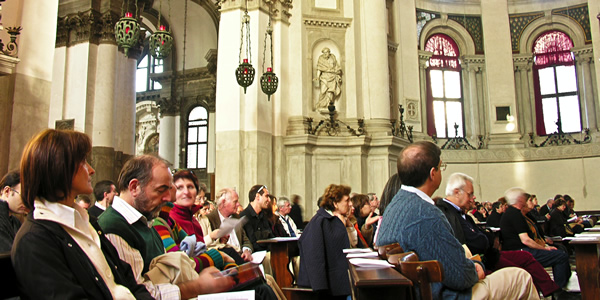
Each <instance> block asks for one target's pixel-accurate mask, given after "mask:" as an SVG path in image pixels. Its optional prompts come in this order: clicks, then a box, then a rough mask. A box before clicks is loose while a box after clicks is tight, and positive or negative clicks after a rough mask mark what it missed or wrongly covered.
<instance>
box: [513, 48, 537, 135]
mask: <svg viewBox="0 0 600 300" xmlns="http://www.w3.org/2000/svg"><path fill="white" fill-rule="evenodd" d="M513 61H514V76H515V88H516V91H517V93H516V95H517V103H518V111H517V115H518V117H519V124H521V128H520V130H519V131H520V133H521V134H522V135H525V136H526V135H527V134H529V133H530V132H534V129H533V128H534V127H533V126H534V125H533V124H534V122H533V120H534V119H535V105H534V106H532V105H531V103H532V102H535V98H532V97H530V90H531V89H533V86H532V85H530V84H529V76H530V74H531V73H530V72H531V64H532V62H533V58H532V56H531V54H526V55H519V56H516V57H514V58H513ZM532 109H533V110H532Z"/></svg>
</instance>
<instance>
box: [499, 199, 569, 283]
mask: <svg viewBox="0 0 600 300" xmlns="http://www.w3.org/2000/svg"><path fill="white" fill-rule="evenodd" d="M528 196H529V195H528V194H526V193H525V191H523V189H521V188H511V189H508V190H507V191H506V193H505V198H506V201H507V202H508V204H509V207H508V208H507V209H506V212H505V213H504V215H503V216H502V220H501V221H500V229H501V230H500V233H501V235H502V239H503V244H502V249H503V250H523V251H527V252H529V253H531V254H532V255H533V257H534V258H535V259H536V260H537V261H538V262H539V263H540V264H542V266H544V267H550V266H551V267H552V274H553V275H554V282H556V284H557V285H558V286H559V287H561V288H564V287H565V286H566V285H567V283H568V282H569V278H570V277H571V267H570V266H569V256H568V255H567V253H566V251H563V250H559V249H557V247H553V246H550V245H548V244H546V242H545V241H544V239H543V238H542V237H541V236H540V235H539V233H538V232H537V228H536V226H535V223H534V222H533V221H532V220H531V219H529V218H527V217H525V215H526V214H527V213H528V212H529V211H530V210H531V209H532V208H533V203H531V201H527V200H528V199H529V197H528ZM562 249H564V248H562Z"/></svg>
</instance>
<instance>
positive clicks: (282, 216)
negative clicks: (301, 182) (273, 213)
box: [277, 197, 300, 237]
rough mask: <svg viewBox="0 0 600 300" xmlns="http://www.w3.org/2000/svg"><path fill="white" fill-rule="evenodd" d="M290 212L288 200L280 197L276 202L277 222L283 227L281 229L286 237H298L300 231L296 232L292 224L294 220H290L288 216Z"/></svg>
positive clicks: (294, 224) (294, 225) (290, 207)
mask: <svg viewBox="0 0 600 300" xmlns="http://www.w3.org/2000/svg"><path fill="white" fill-rule="evenodd" d="M290 211H292V205H291V204H290V200H288V198H286V197H280V198H279V200H277V212H278V214H279V222H281V225H283V229H285V232H286V233H287V235H288V236H291V237H296V236H300V231H298V228H297V227H296V223H294V220H292V218H290V216H289V214H290Z"/></svg>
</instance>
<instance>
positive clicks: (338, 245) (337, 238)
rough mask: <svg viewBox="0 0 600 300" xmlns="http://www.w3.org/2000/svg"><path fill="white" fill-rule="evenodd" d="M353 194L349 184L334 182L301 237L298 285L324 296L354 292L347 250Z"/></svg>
mask: <svg viewBox="0 0 600 300" xmlns="http://www.w3.org/2000/svg"><path fill="white" fill-rule="evenodd" d="M349 195H350V187H349V186H345V185H336V184H330V185H329V186H328V187H327V188H326V189H325V193H323V196H322V197H321V198H322V199H321V202H320V208H319V210H318V211H317V214H316V215H315V216H314V217H313V218H312V219H311V220H310V222H309V223H308V224H307V225H306V227H305V228H304V231H302V235H301V236H300V239H299V240H298V247H299V248H300V271H299V274H298V285H299V286H305V287H310V288H312V289H313V291H315V292H318V294H319V298H320V299H346V298H347V297H348V296H349V295H350V294H351V290H350V283H349V281H348V261H347V260H346V256H345V255H344V253H343V249H346V248H350V241H349V239H348V233H347V231H346V225H345V224H346V216H347V215H348V213H349V212H350V211H351V208H350V207H351V203H350V197H349Z"/></svg>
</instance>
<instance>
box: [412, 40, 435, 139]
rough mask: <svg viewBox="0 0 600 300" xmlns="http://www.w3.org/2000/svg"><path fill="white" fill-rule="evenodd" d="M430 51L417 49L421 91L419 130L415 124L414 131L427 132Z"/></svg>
mask: <svg viewBox="0 0 600 300" xmlns="http://www.w3.org/2000/svg"><path fill="white" fill-rule="evenodd" d="M432 55H433V53H432V52H425V51H419V79H420V80H419V89H420V91H421V109H420V111H421V130H419V128H417V126H415V128H414V131H416V132H419V131H420V132H422V133H424V134H427V84H428V82H427V67H428V66H429V59H430V58H431V56H432Z"/></svg>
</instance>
